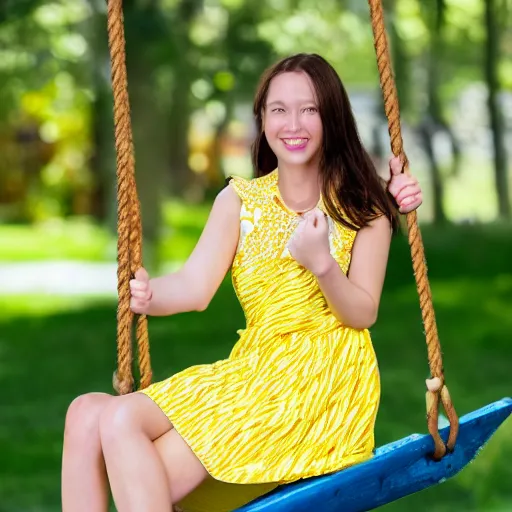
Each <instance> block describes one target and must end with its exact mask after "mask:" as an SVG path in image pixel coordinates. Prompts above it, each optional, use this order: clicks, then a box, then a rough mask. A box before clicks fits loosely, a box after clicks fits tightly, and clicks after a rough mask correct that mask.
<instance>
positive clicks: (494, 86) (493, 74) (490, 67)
mask: <svg viewBox="0 0 512 512" xmlns="http://www.w3.org/2000/svg"><path fill="white" fill-rule="evenodd" d="M484 4H485V34H486V41H485V61H484V71H485V80H486V82H487V88H488V98H487V105H488V110H489V120H490V127H491V132H492V142H493V150H494V178H495V184H496V194H497V198H498V215H499V217H500V218H502V219H510V196H509V183H508V164H507V150H506V148H505V123H504V119H503V114H502V112H501V109H500V105H499V93H500V82H499V77H498V66H499V62H500V54H501V52H500V40H501V33H502V30H503V28H502V26H501V24H500V21H499V19H500V11H499V3H498V0H484Z"/></svg>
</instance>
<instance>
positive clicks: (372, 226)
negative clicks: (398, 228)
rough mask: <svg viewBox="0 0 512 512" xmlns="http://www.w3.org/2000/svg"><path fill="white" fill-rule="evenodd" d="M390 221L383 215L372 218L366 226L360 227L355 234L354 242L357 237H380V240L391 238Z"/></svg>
mask: <svg viewBox="0 0 512 512" xmlns="http://www.w3.org/2000/svg"><path fill="white" fill-rule="evenodd" d="M392 234H393V233H392V229H391V222H390V220H389V219H388V218H387V217H386V216H385V215H380V216H379V217H377V218H375V219H373V220H372V221H370V222H369V223H368V225H367V226H365V227H364V228H361V229H360V230H359V231H358V233H357V235H356V239H355V242H357V240H358V239H359V240H360V239H368V238H371V239H374V238H381V239H382V240H391V236H392Z"/></svg>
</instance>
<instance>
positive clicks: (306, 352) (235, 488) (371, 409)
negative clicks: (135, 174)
mask: <svg viewBox="0 0 512 512" xmlns="http://www.w3.org/2000/svg"><path fill="white" fill-rule="evenodd" d="M277 182H278V170H275V171H274V172H272V173H270V174H268V175H266V176H264V177H261V178H255V179H252V180H245V179H242V178H233V179H232V180H231V182H230V185H229V186H232V187H233V188H234V189H235V190H236V192H237V193H238V195H239V196H240V198H241V201H242V208H241V215H240V223H241V224H240V226H241V230H240V231H241V234H240V241H239V245H238V249H237V252H236V256H235V258H234V261H233V266H232V280H233V285H234V288H235V291H236V293H237V296H238V298H239V300H240V303H241V305H242V307H243V310H244V312H245V317H246V322H247V325H246V328H245V329H242V330H240V331H239V335H240V338H239V340H238V341H237V342H236V344H235V345H234V348H233V350H232V352H231V354H230V355H229V357H228V358H227V359H224V360H222V361H218V362H216V363H214V364H208V365H199V366H193V367H191V368H188V369H186V370H184V371H182V372H180V373H178V374H176V375H174V376H172V377H170V378H169V379H167V380H164V381H162V382H157V383H155V384H152V385H151V386H149V387H148V388H146V389H144V390H142V392H143V393H145V394H146V395H148V396H149V397H151V398H152V399H153V400H154V401H155V402H156V403H157V404H158V405H159V407H160V408H161V409H162V410H163V411H164V412H165V414H166V415H167V416H168V418H169V420H170V421H171V422H172V424H173V425H174V427H175V428H176V430H177V432H178V433H179V434H180V435H181V436H182V437H183V439H184V440H185V441H186V442H187V443H188V445H189V446H190V447H191V449H192V450H193V451H194V452H195V454H196V455H197V457H198V458H199V459H200V461H201V462H202V464H203V465H204V466H205V468H206V469H207V471H208V472H209V474H210V475H211V476H212V477H213V478H211V479H208V480H207V481H206V482H205V483H204V484H203V485H202V486H200V487H199V488H198V489H197V490H196V491H194V492H193V493H192V494H191V495H190V496H188V497H187V498H186V499H185V500H184V501H183V502H182V503H181V504H180V507H182V508H183V510H186V511H187V512H189V511H190V512H228V511H230V510H233V509H235V508H237V507H239V506H241V505H243V504H245V503H247V502H249V501H251V500H252V499H254V498H256V497H257V496H259V495H262V494H264V493H267V492H268V491H270V490H271V489H273V488H275V487H276V486H277V485H278V484H282V483H287V482H292V481H295V480H298V479H301V478H307V477H311V476H317V475H322V474H325V473H330V472H333V471H336V470H339V469H342V468H344V467H347V466H349V465H352V464H355V463H358V462H361V461H363V460H365V459H368V458H369V457H371V455H372V451H373V448H374V434H373V429H374V423H375V418H376V414H377V408H378V403H379V398H380V381H379V372H378V367H377V361H376V357H375V353H374V350H373V346H372V342H371V339H370V335H369V333H368V331H367V330H356V329H352V328H349V327H347V326H344V325H342V324H341V323H340V322H339V321H338V320H337V319H336V318H335V316H334V315H333V314H332V312H331V311H330V310H329V307H328V306H327V304H326V301H325V298H324V296H323V294H322V292H321V290H320V288H319V286H318V284H317V282H316V280H315V277H314V276H313V275H312V274H311V273H310V272H309V271H308V270H306V269H305V268H303V267H302V266H300V265H299V264H298V263H297V262H296V261H295V260H294V259H293V258H292V257H291V255H290V253H289V251H288V249H287V243H288V241H289V239H290V236H291V235H292V233H293V232H294V230H295V228H296V226H297V225H298V219H299V215H298V214H297V213H295V212H293V211H291V210H290V209H288V208H287V207H286V205H285V204H284V202H283V201H282V199H281V196H280V194H279V189H278V183H277ZM319 207H320V208H323V204H322V202H320V203H319ZM328 221H329V240H330V246H331V253H332V255H333V256H334V258H335V259H336V260H337V262H338V264H339V265H340V267H341V268H342V270H343V271H344V272H347V270H348V267H349V263H350V255H351V249H352V244H353V242H354V238H355V235H356V233H355V232H354V231H352V230H350V229H347V228H346V227H344V226H342V225H340V224H338V223H335V222H333V221H332V220H331V219H328Z"/></svg>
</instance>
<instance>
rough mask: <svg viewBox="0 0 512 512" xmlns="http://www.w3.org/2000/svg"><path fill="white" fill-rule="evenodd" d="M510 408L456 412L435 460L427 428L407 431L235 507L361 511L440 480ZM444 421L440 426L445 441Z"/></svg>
mask: <svg viewBox="0 0 512 512" xmlns="http://www.w3.org/2000/svg"><path fill="white" fill-rule="evenodd" d="M511 413H512V399H511V398H504V399H502V400H498V401H497V402H494V403H492V404H489V405H487V406H485V407H482V408H481V409H478V410H476V411H474V412H471V413H469V414H467V415H465V416H463V417H462V418H460V430H459V435H458V438H457V443H456V445H455V449H454V451H453V452H452V453H450V454H447V455H446V456H445V457H443V458H442V459H441V460H440V461H437V462H436V461H434V460H433V459H432V458H431V454H432V453H433V452H434V443H433V441H432V437H431V436H430V434H425V435H421V434H412V435H410V436H408V437H405V438H404V439H401V440H399V441H395V442H393V443H390V444H387V445H385V446H382V447H380V448H378V449H377V450H376V451H375V455H374V457H372V458H371V459H370V460H368V461H365V462H363V463H361V464H358V465H356V466H353V467H350V468H348V469H345V470H343V471H339V472H337V473H334V474H331V475H327V476H322V477H316V478H310V479H307V480H302V481H299V482H294V483H292V484H288V485H285V486H282V487H279V488H277V489H276V490H275V491H272V492H270V493H269V494H267V495H265V496H262V497H260V498H258V499H256V500H254V501H253V502H251V503H250V504H248V505H245V506H243V507H241V508H238V509H237V510H236V512H260V511H266V512H269V511H272V512H311V511H314V512H363V511H366V510H372V509H374V508H377V507H379V506H381V505H384V504H386V503H390V502H392V501H395V500H398V499H400V498H402V497H404V496H407V495H409V494H413V493H415V492H418V491H421V490H423V489H426V488H427V487H430V486H433V485H436V484H438V483H442V482H444V481H445V480H447V479H448V478H451V477H452V476H454V475H456V474H457V473H458V472H459V471H460V470H461V469H462V468H464V467H465V466H466V465H467V464H468V463H469V462H471V461H472V460H473V458H474V457H475V456H476V455H477V454H478V452H479V451H480V449H481V448H482V447H483V446H484V444H485V443H486V442H487V441H488V440H489V438H490V437H491V436H492V435H493V434H494V432H495V431H496V430H497V429H498V427H499V426H500V425H501V424H502V423H503V422H504V421H505V420H506V419H507V418H508V416H509V415H510V414H511ZM448 432H449V427H445V428H443V429H440V430H439V433H440V435H441V437H442V439H443V440H444V441H445V442H446V440H447V438H448Z"/></svg>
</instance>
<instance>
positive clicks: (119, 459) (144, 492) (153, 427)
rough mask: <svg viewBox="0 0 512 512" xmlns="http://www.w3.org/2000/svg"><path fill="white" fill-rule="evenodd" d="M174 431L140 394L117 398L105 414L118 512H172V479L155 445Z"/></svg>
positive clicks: (102, 432) (105, 445)
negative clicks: (157, 440)
mask: <svg viewBox="0 0 512 512" xmlns="http://www.w3.org/2000/svg"><path fill="white" fill-rule="evenodd" d="M171 429H172V425H171V423H170V422H169V420H168V418H167V417H166V416H165V414H164V413H163V412H162V411H161V410H160V408H159V407H158V406H157V405H156V404H155V403H154V402H153V401H152V400H151V399H150V398H148V397H147V396H145V395H143V394H139V393H135V394H133V395H128V396H123V397H116V399H115V401H112V402H111V403H110V404H109V405H108V406H107V407H106V409H105V410H104V411H103V412H102V414H101V417H100V436H101V444H102V448H103V454H104V457H105V463H106V467H107V473H108V477H109V480H110V487H111V490H112V494H113V496H114V501H115V503H116V506H117V509H118V510H119V512H131V511H134V512H145V511H147V512H171V511H172V502H171V486H170V483H169V476H168V473H167V471H166V467H165V465H164V463H163V460H162V458H161V457H160V455H159V452H158V450H157V448H156V446H155V444H154V443H153V441H154V440H156V439H157V438H159V437H161V436H162V435H164V434H165V433H167V432H169V431H170V430H171ZM167 463H168V464H169V465H171V466H173V465H174V464H176V465H180V464H181V461H177V460H175V461H167ZM173 463H174V464H173ZM199 483H200V482H199Z"/></svg>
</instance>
